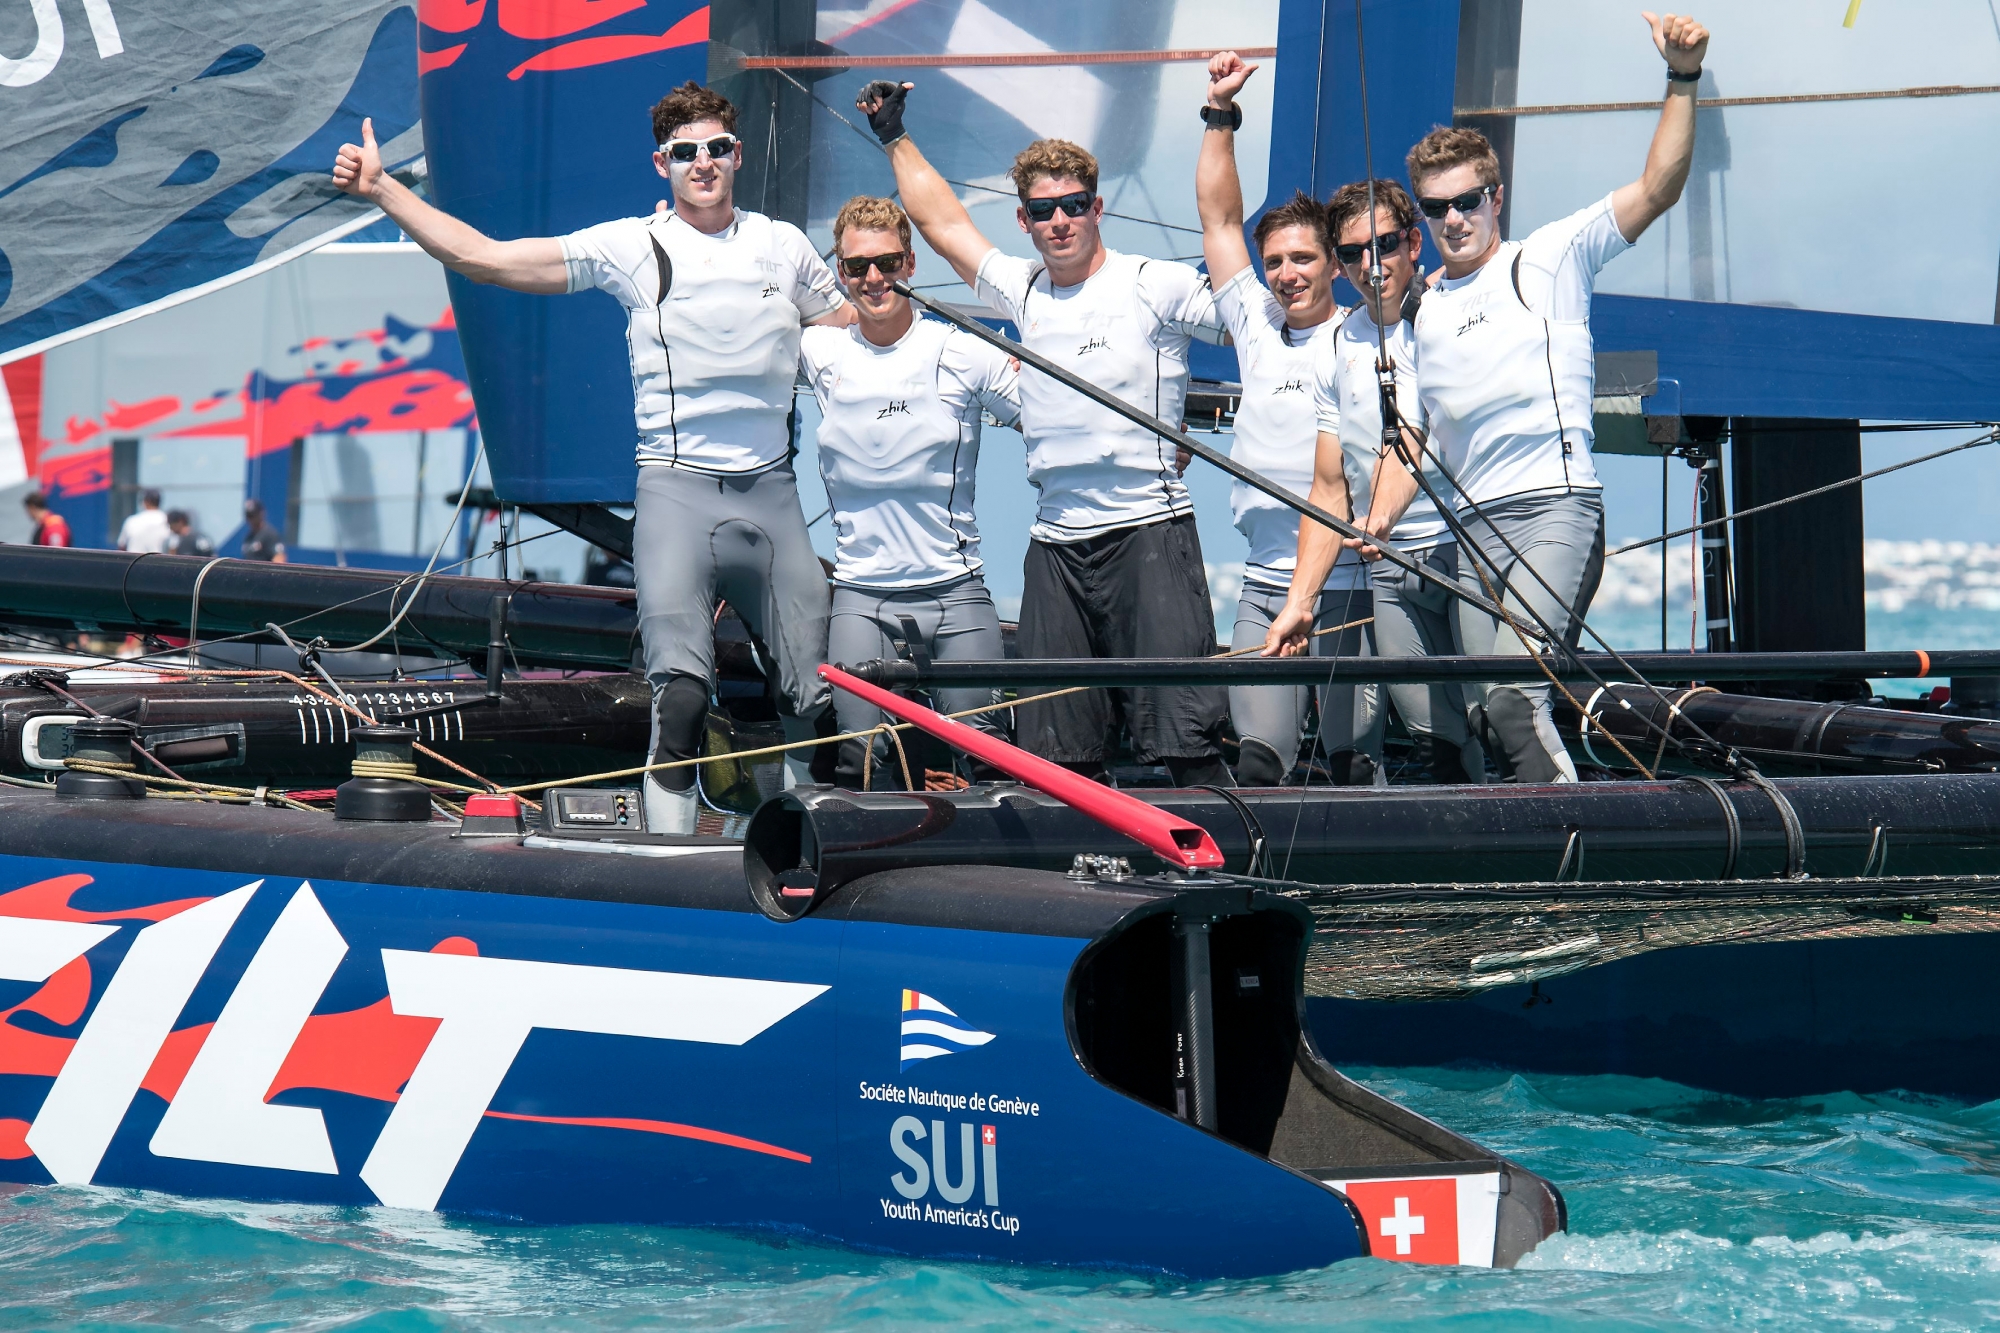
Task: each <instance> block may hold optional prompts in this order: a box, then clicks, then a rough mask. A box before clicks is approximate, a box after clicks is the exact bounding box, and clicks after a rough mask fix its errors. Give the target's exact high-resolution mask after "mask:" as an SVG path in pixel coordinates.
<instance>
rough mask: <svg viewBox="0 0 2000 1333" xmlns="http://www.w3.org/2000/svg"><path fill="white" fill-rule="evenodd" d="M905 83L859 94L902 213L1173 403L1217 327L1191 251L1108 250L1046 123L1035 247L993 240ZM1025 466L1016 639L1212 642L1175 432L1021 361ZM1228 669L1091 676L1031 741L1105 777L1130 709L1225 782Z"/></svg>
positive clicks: (1104, 376)
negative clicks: (915, 133)
mask: <svg viewBox="0 0 2000 1333" xmlns="http://www.w3.org/2000/svg"><path fill="white" fill-rule="evenodd" d="M912 86H913V85H911V84H907V83H906V84H901V85H896V84H888V83H879V82H878V83H873V84H870V85H869V86H868V87H867V88H866V89H864V90H863V93H862V97H861V100H860V102H858V103H857V106H858V107H859V108H860V109H861V110H862V111H864V112H866V113H867V115H868V120H869V124H870V126H871V127H872V128H873V129H874V131H875V133H876V136H877V137H878V138H880V139H881V141H882V142H883V144H884V145H885V146H887V148H888V150H889V163H890V165H891V166H892V167H893V168H894V169H895V173H896V188H897V191H898V193H899V194H901V196H902V200H903V207H904V208H906V209H908V210H909V214H910V220H911V221H912V222H914V223H916V225H917V230H918V231H920V232H922V233H923V237H924V240H926V241H927V242H929V243H930V246H931V248H932V249H934V250H936V251H937V252H938V253H939V254H940V255H942V256H944V258H945V260H946V261H947V262H949V263H950V264H951V266H952V268H953V269H954V270H956V271H957V273H958V275H959V277H961V278H963V279H964V280H965V282H966V283H967V284H968V285H969V286H971V287H972V288H973V290H974V291H976V292H977V293H978V294H979V298H980V300H982V301H984V302H985V303H986V304H987V305H988V306H990V307H992V308H993V309H995V310H998V311H1002V312H1004V313H1005V314H1006V315H1007V317H1008V318H1009V319H1011V320H1013V321H1014V323H1015V325H1016V327H1018V328H1019V329H1020V331H1021V338H1022V341H1023V343H1024V344H1025V345H1026V346H1027V347H1028V348H1029V349H1031V350H1033V351H1035V352H1038V353H1040V354H1041V355H1043V356H1046V357H1048V358H1050V359H1052V360H1054V361H1056V362H1057V363H1059V364H1061V365H1064V366H1067V367H1069V368H1070V369H1071V370H1073V371H1075V372H1076V373H1077V374H1078V375H1080V376H1082V377H1083V378H1085V379H1087V380H1089V381H1091V382H1092V383H1094V384H1096V385H1097V386H1098V387H1100V388H1102V389H1104V390H1105V391H1106V392H1108V393H1111V394H1113V395H1115V396H1117V397H1119V398H1121V399H1123V400H1124V401H1125V402H1128V403H1131V404H1132V405H1133V406H1135V407H1139V408H1142V409H1144V410H1145V411H1146V412H1149V413H1151V414H1152V415H1153V416H1155V417H1158V418H1160V419H1161V420H1163V421H1168V422H1179V421H1180V419H1181V410H1182V405H1183V404H1184V403H1185V401H1186V398H1187V377H1188V341H1189V339H1190V338H1193V337H1201V338H1204V339H1207V340H1209V341H1220V340H1221V337H1222V328H1221V322H1220V320H1219V319H1218V318H1217V316H1216V313H1215V299H1214V297H1213V295H1212V294H1211V293H1210V291H1209V287H1208V282H1207V280H1206V279H1205V278H1203V277H1202V275H1201V273H1200V272H1199V271H1198V270H1196V269H1194V268H1192V267H1190V266H1189V265H1186V264H1179V263H1173V262H1171V261H1167V260H1157V259H1145V258H1142V257H1140V256H1138V255H1126V254H1119V253H1118V252H1116V251H1114V250H1110V249H1107V248H1106V247H1105V245H1104V242H1103V239H1102V238H1101V237H1100V235H1099V234H1098V224H1099V222H1100V220H1101V219H1102V218H1103V215H1104V201H1103V200H1101V199H1099V198H1098V197H1097V159H1096V158H1094V157H1092V156H1091V155H1090V154H1089V153H1087V152H1085V151H1084V150H1083V149H1082V148H1079V147H1078V146H1077V145H1075V144H1073V143H1069V142H1067V141H1066V140H1062V139H1041V140H1038V141H1036V142H1035V143H1032V144H1030V145H1028V147H1027V148H1026V149H1024V150H1023V151H1022V152H1021V153H1020V154H1019V155H1018V156H1017V157H1016V158H1015V159H1014V166H1013V169H1012V175H1013V179H1014V185H1015V188H1016V189H1017V191H1018V192H1019V195H1020V200H1021V208H1020V211H1019V213H1018V214H1017V217H1018V219H1019V221H1020V225H1021V229H1022V230H1023V231H1025V232H1026V233H1027V234H1028V236H1029V239H1030V240H1031V241H1032V242H1033V244H1034V247H1035V250H1036V253H1037V256H1038V257H1037V258H1035V259H1032V260H1030V259H1022V258H1017V257H1015V256H1012V255H1006V254H1002V253H1001V252H1000V250H999V249H998V248H997V247H996V246H994V244H993V243H992V242H991V241H989V240H987V239H986V238H985V237H984V236H982V235H980V233H979V229H978V228H977V227H975V226H974V225H973V224H972V219H971V217H970V216H969V215H967V213H966V211H965V206H964V205H963V204H961V203H960V202H959V200H958V195H957V194H956V193H955V192H954V191H953V189H952V187H951V186H950V185H949V184H947V183H946V182H945V180H944V178H943V177H942V176H940V175H938V174H937V172H936V171H935V170H933V169H932V167H931V165H930V163H928V162H926V161H925V160H924V156H923V154H922V153H920V152H918V151H917V146H916V145H915V144H914V143H912V142H911V141H910V139H909V136H908V135H906V134H904V133H903V113H904V103H905V99H906V98H907V96H908V94H909V90H910V88H911V87H912ZM1021 431H1022V435H1023V436H1024V438H1025V439H1026V442H1027V446H1028V480H1029V481H1030V482H1031V483H1032V484H1033V485H1034V487H1035V489H1036V491H1037V492H1038V494H1039V497H1040V502H1039V505H1038V507H1037V513H1036V518H1035V523H1034V525H1033V527H1031V528H1030V529H1029V536H1030V538H1031V539H1032V540H1030V542H1029V544H1028V556H1027V560H1026V562H1025V568H1024V570H1023V588H1022V594H1021V628H1020V633H1019V635H1018V637H1017V639H1016V647H1017V649H1018V650H1019V652H1020V654H1021V656H1023V657H1031V658H1036V657H1040V658H1048V657H1206V656H1208V655H1210V654H1212V653H1213V652H1214V651H1215V618H1214V614H1213V612H1212V611H1211V609H1210V607H1209V601H1208V578H1207V572H1206V570H1205V569H1204V568H1203V565H1202V560H1201V539H1200V537H1199V536H1197V535H1196V532H1195V524H1194V504H1193V502H1192V500H1190V499H1189V497H1188V492H1187V487H1186V486H1184V485H1183V484H1182V483H1181V475H1180V462H1179V460H1178V459H1177V458H1176V453H1177V451H1176V450H1175V448H1174V447H1173V445H1171V444H1169V443H1168V442H1166V441H1164V440H1162V439H1160V438H1159V437H1158V436H1156V435H1154V434H1153V433H1152V432H1151V431H1149V430H1146V429H1144V428H1143V427H1140V426H1136V425H1134V424H1132V423H1131V422H1129V421H1127V420H1126V419H1125V418H1123V417H1121V416H1119V415H1118V414H1116V413H1115V412H1111V411H1108V410H1107V409H1105V408H1102V407H1099V406H1098V405H1097V404H1095V403H1093V402H1091V401H1090V400H1089V399H1087V398H1084V397H1083V396H1082V395H1080V394H1078V393H1076V392H1075V391H1073V390H1071V389H1069V388H1066V387H1064V386H1063V385H1061V384H1058V383H1056V382H1055V381H1054V380H1051V379H1049V378H1048V377H1046V376H1044V375H1040V374H1037V373H1035V372H1033V371H1024V372H1023V373H1022V375H1021ZM1227 707H1228V697H1227V692H1226V691H1224V690H1223V689H1222V688H1220V687H1203V688H1188V687H1180V688H1162V689H1112V690H1090V691H1087V692H1085V693H1082V694H1073V695H1066V696H1064V697H1062V698H1058V699H1050V700H1047V701H1044V702H1041V703H1035V704H1029V705H1025V706H1023V707H1022V708H1020V709H1019V710H1018V713H1019V717H1018V721H1017V726H1018V729H1019V734H1020V744H1021V745H1022V746H1023V747H1024V748H1026V749H1028V750H1030V751H1031V752H1033V753H1035V754H1038V755H1040V756H1041V757H1043V758H1045V759H1050V760H1053V761H1055V762H1057V763H1060V764H1063V765H1065V766H1066V767H1069V768H1071V769H1073V770H1075V771H1077V772H1079V773H1084V774H1088V775H1091V776H1102V775H1103V774H1104V771H1105V767H1104V766H1105V758H1106V742H1107V739H1108V738H1109V736H1110V735H1112V734H1113V732H1114V730H1115V728H1116V725H1117V724H1118V723H1119V722H1121V721H1122V722H1123V723H1124V725H1125V727H1126V729H1127V730H1128V731H1129V732H1130V734H1131V738H1132V748H1133V750H1134V753H1135V757H1136V758H1137V759H1138V761H1139V762H1140V763H1145V764H1152V763H1161V764H1164V765H1165V766H1166V767H1167V770H1168V771H1169V773H1170V774H1171V775H1172V777H1173V780H1174V782H1175V784H1176V785H1178V786H1190V785H1195V784H1209V783H1227V782H1229V781H1231V777H1230V773H1229V769H1228V767H1227V766H1226V765H1225V764H1224V763H1223V762H1222V755H1221V747H1220V741H1221V733H1222V727H1223V723H1224V720H1225V715H1226V709H1227Z"/></svg>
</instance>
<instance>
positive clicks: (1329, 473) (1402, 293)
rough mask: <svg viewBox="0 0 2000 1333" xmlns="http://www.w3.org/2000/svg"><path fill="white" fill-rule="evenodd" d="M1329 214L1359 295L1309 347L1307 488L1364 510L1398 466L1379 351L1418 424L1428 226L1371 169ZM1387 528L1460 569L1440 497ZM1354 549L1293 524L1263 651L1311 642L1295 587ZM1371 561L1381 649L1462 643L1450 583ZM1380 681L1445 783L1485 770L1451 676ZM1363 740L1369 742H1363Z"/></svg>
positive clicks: (1400, 406) (1327, 532)
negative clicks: (1313, 427) (1287, 582)
mask: <svg viewBox="0 0 2000 1333" xmlns="http://www.w3.org/2000/svg"><path fill="white" fill-rule="evenodd" d="M1371 206H1372V207H1373V209H1374V212H1373V213H1372V214H1371V213H1370V211H1369V209H1370V207H1371ZM1327 221H1328V223H1329V225H1330V226H1331V227H1332V228H1333V235H1334V242H1335V244H1334V257H1335V258H1336V259H1337V260H1338V261H1339V263H1340V267H1341V271H1342V272H1343V273H1344V274H1345V275H1346V278H1347V280H1348V282H1350V283H1352V284H1353V286H1354V289H1355V290H1356V291H1358V292H1360V293H1362V295H1363V297H1364V298H1365V299H1364V300H1363V301H1362V302H1361V303H1360V304H1359V305H1357V306H1355V307H1354V309H1353V310H1351V311H1349V312H1348V314H1347V318H1346V319H1345V320H1344V321H1342V323H1341V325H1340V331H1339V332H1338V333H1336V334H1335V335H1334V336H1333V338H1332V340H1331V341H1330V342H1329V343H1328V344H1327V345H1326V346H1323V347H1321V348H1319V349H1318V352H1317V355H1316V356H1315V358H1314V365H1313V375H1312V384H1313V399H1314V404H1315V407H1316V411H1317V414H1318V423H1317V424H1318V427H1319V444H1318V462H1317V466H1316V468H1315V475H1314V480H1313V489H1312V497H1311V498H1312V500H1313V502H1314V503H1315V504H1317V505H1319V506H1321V507H1322V508H1324V509H1328V510H1330V511H1331V512H1333V513H1335V514H1345V513H1346V512H1348V511H1347V508H1346V506H1347V505H1348V504H1349V503H1350V502H1351V503H1352V504H1353V506H1354V511H1355V512H1357V513H1360V514H1363V515H1365V514H1366V513H1367V512H1368V510H1369V501H1370V497H1371V496H1373V494H1374V492H1375V487H1376V485H1377V484H1378V482H1377V479H1379V478H1380V476H1381V474H1382V473H1383V471H1384V470H1386V469H1388V468H1391V467H1397V466H1399V463H1398V458H1397V456H1396V455H1395V454H1394V453H1393V452H1391V453H1386V454H1385V453H1384V451H1383V446H1382V391H1381V390H1382V384H1381V377H1380V375H1379V373H1378V372H1377V370H1376V366H1377V364H1378V363H1379V361H1380V359H1381V357H1382V355H1383V354H1384V353H1386V354H1387V355H1388V358H1389V364H1390V365H1391V366H1392V367H1394V379H1395V385H1396V404H1397V410H1398V411H1399V412H1400V413H1401V414H1402V417H1403V420H1404V422H1405V427H1406V430H1408V428H1409V427H1416V428H1419V429H1420V428H1421V426H1422V421H1423V418H1422V411H1421V409H1420V408H1419V406H1418V404H1417V364H1416V335H1415V332H1414V330H1413V327H1412V322H1413V320H1414V318H1415V315H1416V311H1417V308H1418V297H1419V295H1420V288H1419V284H1420V282H1421V281H1422V277H1423V274H1422V270H1421V269H1419V268H1418V266H1417V257H1418V255H1419V254H1421V253H1422V251H1423V233H1422V232H1420V231H1419V230H1417V206H1416V204H1415V203H1413V202H1412V201H1411V199H1410V196H1409V193H1408V192H1407V191H1406V190H1404V189H1403V187H1402V186H1400V185H1398V184H1397V183H1396V182H1394V181H1391V180H1377V181H1375V182H1374V183H1373V188H1372V189H1371V188H1370V183H1369V182H1368V181H1351V182H1349V183H1348V184H1346V185H1343V186H1341V187H1340V189H1338V190H1336V191H1335V192H1334V196H1333V198H1332V200H1331V201H1330V202H1329V203H1328V204H1327ZM1416 438H1417V432H1416V431H1415V430H1410V431H1409V433H1408V435H1407V443H1408V445H1409V447H1410V449H1411V451H1412V453H1414V452H1415V450H1416ZM1429 476H1430V481H1431V486H1432V488H1433V489H1440V488H1442V486H1443V484H1444V482H1443V478H1442V477H1441V476H1439V475H1438V474H1437V473H1435V472H1432V473H1430V474H1429ZM1389 536H1390V540H1392V541H1394V542H1395V543H1396V545H1397V546H1398V547H1400V548H1401V549H1402V551H1403V553H1404V554H1405V555H1408V556H1409V557H1410V558H1411V559H1413V560H1416V561H1419V562H1421V563H1423V564H1425V565H1428V566H1429V567H1430V568H1432V569H1433V570H1435V571H1437V572H1438V573H1439V574H1440V575H1443V576H1444V577H1446V578H1453V579H1455V578H1457V577H1458V548H1457V547H1456V546H1455V545H1454V544H1453V543H1452V541H1451V538H1450V535H1449V534H1448V533H1447V532H1446V530H1445V523H1444V520H1443V519H1442V518H1441V517H1439V515H1438V512H1437V509H1436V507H1435V506H1433V505H1432V504H1431V502H1430V500H1429V498H1428V497H1426V496H1425V495H1423V494H1422V493H1421V492H1419V493H1418V495H1417V496H1416V498H1415V499H1414V500H1413V501H1412V502H1411V503H1410V505H1409V507H1408V508H1407V509H1406V510H1405V511H1404V513H1403V516H1402V519H1401V521H1399V522H1398V523H1397V524H1396V529H1395V531H1394V532H1392V533H1390V534H1389ZM1336 555H1338V557H1339V558H1338V561H1336V559H1335V557H1336ZM1350 559H1353V560H1355V562H1356V563H1355V566H1354V569H1355V571H1356V572H1358V571H1359V570H1361V569H1365V568H1368V566H1366V565H1364V564H1362V563H1361V562H1360V561H1359V559H1358V555H1357V552H1355V551H1354V550H1352V549H1345V548H1343V546H1342V544H1341V540H1340V538H1339V536H1338V535H1337V534H1335V533H1334V531H1333V530H1332V529H1331V528H1325V527H1321V526H1320V525H1319V524H1317V523H1301V524H1300V525H1299V537H1298V568H1299V574H1298V575H1297V577H1296V579H1295V581H1294V584H1293V593H1292V597H1291V601H1290V603H1289V604H1288V605H1287V606H1286V607H1285V609H1284V611H1283V612H1282V613H1281V614H1280V615H1279V616H1278V617H1277V618H1276V621H1275V623H1273V625H1272V626H1271V630H1270V633H1269V635H1268V636H1267V637H1266V640H1265V647H1264V652H1265V655H1266V656H1272V655H1276V654H1278V653H1284V654H1287V655H1289V654H1294V653H1301V652H1304V651H1306V634H1307V631H1308V630H1309V629H1310V628H1311V624H1312V621H1311V607H1310V606H1309V605H1308V604H1307V603H1306V602H1305V600H1304V599H1303V598H1302V596H1301V595H1300V593H1299V591H1298V589H1299V588H1300V587H1303V586H1307V585H1306V583H1305V582H1304V581H1305V580H1309V579H1311V578H1312V577H1314V576H1318V575H1320V574H1321V572H1322V571H1325V570H1332V571H1333V572H1334V574H1335V575H1336V577H1338V576H1339V575H1341V573H1342V571H1343V570H1346V569H1347V568H1348V566H1347V562H1348V561H1349V560H1350ZM1373 573H1374V578H1373V581H1372V585H1371V589H1372V594H1373V596H1372V599H1371V602H1370V607H1369V612H1370V613H1372V614H1373V615H1374V617H1375V623H1374V625H1373V626H1372V627H1371V628H1372V629H1373V630H1374V641H1375V647H1376V651H1377V652H1379V653H1380V654H1381V655H1382V656H1384V657H1424V656H1432V655H1438V654H1445V653H1455V652H1457V651H1458V632H1457V629H1456V622H1455V620H1454V618H1453V613H1452V608H1451V606H1450V602H1451V601H1453V600H1456V599H1454V598H1452V596H1451V594H1449V593H1448V592H1446V591H1445V590H1444V589H1442V588H1439V587H1438V586H1436V585H1435V584H1433V583H1430V582H1428V581H1427V580H1424V579H1421V578H1419V577H1417V576H1416V575H1415V574H1412V573H1410V572H1409V571H1408V570H1406V569H1404V568H1402V567H1401V566H1400V565H1392V564H1390V563H1389V562H1388V561H1386V560H1384V561H1380V562H1377V563H1376V564H1375V565H1374V566H1373ZM1370 693H1373V694H1379V693H1380V691H1379V690H1371V691H1370ZM1387 693H1388V695H1389V697H1390V698H1391V699H1392V700H1394V701H1395V705H1396V712H1397V713H1398V714H1399V715H1400V716H1401V717H1402V719H1403V725H1404V726H1405V727H1406V728H1408V729H1409V732H1410V737H1411V740H1412V741H1413V746H1412V749H1413V751H1414V752H1415V754H1416V756H1417V759H1418V761H1419V762H1420V763H1422V764H1423V765H1424V766H1426V767H1428V768H1429V769H1430V771H1431V776H1432V777H1434V778H1435V779H1436V780H1437V781H1439V782H1447V783H1457V782H1484V781H1485V780H1486V761H1485V757H1484V755H1483V754H1482V753H1481V752H1480V749H1479V744H1478V742H1477V741H1474V740H1471V739H1470V737H1469V736H1468V734H1467V731H1466V721H1465V697H1464V695H1463V693H1462V692H1461V691H1460V690H1459V688H1458V687H1457V686H1456V685H1392V686H1390V687H1389V688H1388V691H1387ZM1364 697H1365V696H1364ZM1362 713H1363V720H1364V721H1371V720H1372V719H1370V718H1368V717H1367V716H1366V710H1365V709H1363V710H1362ZM1363 734H1364V735H1366V734H1367V730H1366V729H1365V728H1364V730H1363ZM1359 752H1361V753H1367V752H1368V751H1367V750H1366V747H1365V746H1363V747H1359ZM1336 776H1338V767H1337V766H1336Z"/></svg>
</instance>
